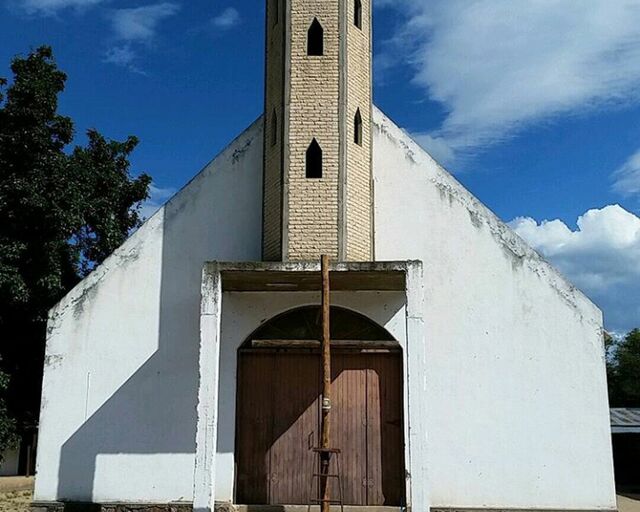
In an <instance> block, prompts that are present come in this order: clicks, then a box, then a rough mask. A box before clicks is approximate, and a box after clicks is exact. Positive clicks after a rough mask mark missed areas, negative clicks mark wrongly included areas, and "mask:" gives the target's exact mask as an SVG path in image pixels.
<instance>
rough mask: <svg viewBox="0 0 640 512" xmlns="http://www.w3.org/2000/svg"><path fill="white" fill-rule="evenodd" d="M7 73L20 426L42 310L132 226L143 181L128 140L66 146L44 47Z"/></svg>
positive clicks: (7, 283)
mask: <svg viewBox="0 0 640 512" xmlns="http://www.w3.org/2000/svg"><path fill="white" fill-rule="evenodd" d="M11 71H12V72H13V81H12V83H11V84H10V85H9V83H8V82H7V80H4V79H3V80H1V81H0V219H2V221H1V222H0V339H2V343H1V345H0V356H1V357H2V360H1V362H0V366H1V368H0V369H2V370H4V371H5V372H6V373H8V374H9V375H10V376H11V379H10V382H9V384H8V387H7V395H6V396H7V405H6V407H7V408H8V411H9V414H10V415H11V417H12V418H14V419H15V420H17V422H18V426H19V427H20V426H21V425H27V424H34V423H35V422H36V421H37V417H38V410H39V397H40V383H41V374H42V364H43V354H44V342H45V331H46V319H47V312H48V310H49V309H50V308H51V307H52V306H53V305H54V304H55V303H56V302H57V301H58V300H59V299H60V298H61V297H62V296H63V295H64V294H65V293H66V292H67V291H69V290H70V289H71V288H72V287H73V286H74V285H75V284H76V283H77V282H78V281H79V280H80V279H81V278H82V277H84V276H85V275H86V274H88V273H89V272H90V271H91V270H92V269H93V268H94V267H95V265H96V264H98V263H100V262H101V261H102V260H104V258H106V257H107V256H108V255H109V254H110V253H111V252H112V251H113V250H114V249H115V248H117V247H118V246H119V245H120V244H122V242H123V241H124V240H125V239H126V237H127V236H128V234H129V233H130V231H131V230H132V229H133V228H135V227H136V226H138V225H139V223H140V218H139V213H138V212H139V206H140V203H141V201H143V200H144V199H146V198H147V196H148V189H149V183H150V178H149V176H147V175H146V174H143V175H141V176H139V177H137V178H133V177H132V176H131V175H130V172H129V167H130V164H129V157H130V155H131V153H132V151H133V150H134V148H135V147H136V145H137V143H138V141H137V139H136V138H135V137H129V138H127V140H125V141H124V142H118V141H113V140H108V139H106V138H105V137H103V136H102V135H101V134H100V133H98V132H97V131H96V130H89V131H88V133H87V137H88V143H87V144H86V146H84V147H75V148H74V149H70V148H69V147H68V146H69V145H70V144H71V142H72V141H73V136H74V128H73V122H72V120H71V119H70V118H69V117H66V116H63V115H60V114H59V113H58V96H59V95H60V93H62V92H63V90H64V86H65V82H66V79H67V77H66V75H65V74H64V73H63V72H62V71H60V70H59V69H58V67H57V65H56V63H55V60H54V57H53V52H52V50H51V48H49V47H40V48H38V49H37V50H34V51H32V52H31V53H30V54H29V55H27V56H26V57H16V58H15V59H13V61H12V64H11ZM5 385H6V382H5ZM5 416H6V414H5ZM2 421H3V420H2V411H1V410H0V422H2ZM0 424H1V423H0ZM0 428H1V427H0ZM2 443H3V441H2V434H1V433H0V450H1V448H2Z"/></svg>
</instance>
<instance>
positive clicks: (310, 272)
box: [204, 261, 422, 292]
mask: <svg viewBox="0 0 640 512" xmlns="http://www.w3.org/2000/svg"><path fill="white" fill-rule="evenodd" d="M421 267H422V264H421V262H419V261H391V262H334V263H332V264H331V267H330V272H331V274H332V275H331V288H332V290H335V291H404V290H405V289H406V276H407V274H408V273H409V272H411V271H413V269H415V268H421ZM214 274H219V275H220V276H221V279H222V290H223V291H270V292H275V291H316V290H319V289H320V285H321V280H320V263H319V262H317V261H300V262H283V263H279V262H278V263H272V262H264V263H263V262H247V263H236V262H234V263H225V262H209V263H206V264H205V267H204V277H205V279H207V277H206V276H213V275H214Z"/></svg>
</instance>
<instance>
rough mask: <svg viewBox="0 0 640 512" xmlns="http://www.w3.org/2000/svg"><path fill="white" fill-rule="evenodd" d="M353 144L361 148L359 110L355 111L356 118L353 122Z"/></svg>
mask: <svg viewBox="0 0 640 512" xmlns="http://www.w3.org/2000/svg"><path fill="white" fill-rule="evenodd" d="M353 142H355V143H356V144H357V145H358V146H362V116H361V115H360V109H358V110H356V117H355V118H354V120H353Z"/></svg>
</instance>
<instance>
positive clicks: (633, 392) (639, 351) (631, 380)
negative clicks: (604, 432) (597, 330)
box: [607, 329, 640, 407]
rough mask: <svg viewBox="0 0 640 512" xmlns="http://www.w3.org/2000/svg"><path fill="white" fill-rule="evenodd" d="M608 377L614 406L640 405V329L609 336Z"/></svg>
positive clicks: (610, 399)
mask: <svg viewBox="0 0 640 512" xmlns="http://www.w3.org/2000/svg"><path fill="white" fill-rule="evenodd" d="M608 347H609V350H608V356H609V357H608V360H607V378H608V381H609V402H610V404H611V406H612V407H640V329H634V330H632V331H631V332H629V333H628V334H627V335H626V336H625V337H624V338H622V339H621V340H614V339H612V338H609V342H608Z"/></svg>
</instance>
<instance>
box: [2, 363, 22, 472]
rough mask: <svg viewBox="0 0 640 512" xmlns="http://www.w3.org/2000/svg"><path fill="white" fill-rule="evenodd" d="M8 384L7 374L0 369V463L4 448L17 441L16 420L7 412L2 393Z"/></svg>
mask: <svg viewBox="0 0 640 512" xmlns="http://www.w3.org/2000/svg"><path fill="white" fill-rule="evenodd" d="M8 386H9V376H8V375H7V374H6V373H4V372H2V371H0V448H2V449H1V450H0V464H2V459H3V455H4V453H3V452H4V449H5V448H8V447H11V446H13V445H15V444H16V443H17V441H18V436H17V433H16V421H15V420H14V419H13V417H12V416H11V415H10V414H9V411H8V410H7V404H6V401H5V399H4V393H5V392H6V390H7V387H8Z"/></svg>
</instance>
